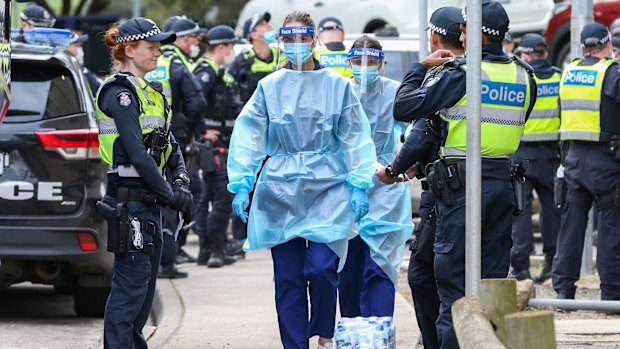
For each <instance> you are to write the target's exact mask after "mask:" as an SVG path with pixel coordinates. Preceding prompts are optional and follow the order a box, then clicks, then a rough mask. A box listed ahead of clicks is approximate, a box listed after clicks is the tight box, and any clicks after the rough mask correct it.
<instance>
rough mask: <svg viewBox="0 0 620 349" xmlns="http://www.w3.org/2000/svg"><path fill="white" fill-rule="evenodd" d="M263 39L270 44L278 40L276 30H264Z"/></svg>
mask: <svg viewBox="0 0 620 349" xmlns="http://www.w3.org/2000/svg"><path fill="white" fill-rule="evenodd" d="M263 41H264V42H266V43H268V44H271V43H274V42H275V41H276V32H275V31H273V30H272V31H269V32H264V33H263Z"/></svg>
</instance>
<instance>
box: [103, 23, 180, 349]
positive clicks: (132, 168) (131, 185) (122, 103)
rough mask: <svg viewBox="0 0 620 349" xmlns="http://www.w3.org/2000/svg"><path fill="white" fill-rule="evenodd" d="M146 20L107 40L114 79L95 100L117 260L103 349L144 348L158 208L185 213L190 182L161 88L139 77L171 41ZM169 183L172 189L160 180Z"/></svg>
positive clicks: (158, 240) (111, 246)
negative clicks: (168, 174)
mask: <svg viewBox="0 0 620 349" xmlns="http://www.w3.org/2000/svg"><path fill="white" fill-rule="evenodd" d="M174 37H175V35H174V34H167V33H161V32H160V30H159V28H158V27H157V25H156V24H155V23H154V22H153V21H151V20H149V19H145V18H134V19H130V20H128V21H126V22H124V23H122V24H120V25H119V24H116V25H114V26H113V27H112V28H110V29H109V30H108V31H107V32H106V33H105V38H104V40H105V43H106V45H107V46H108V47H109V48H110V50H111V54H112V59H113V61H114V67H113V70H114V71H115V72H116V73H115V74H113V75H111V76H109V77H108V78H107V79H106V80H105V82H104V83H103V84H102V86H101V87H100V89H99V91H98V93H97V101H96V109H97V119H98V122H99V142H100V146H99V151H100V153H101V158H102V159H103V161H104V162H105V163H106V164H107V165H108V166H109V169H108V188H107V192H106V195H105V197H104V199H103V202H104V204H107V205H108V206H110V207H113V208H115V210H114V212H113V213H112V214H110V215H109V216H108V217H107V218H108V227H109V229H108V235H109V236H108V250H110V251H112V252H115V259H114V276H113V279H112V290H111V292H110V296H109V298H108V302H107V305H106V311H105V320H104V346H105V347H106V348H146V347H147V344H146V340H145V338H144V336H143V335H142V328H143V327H144V324H145V323H146V319H147V317H148V315H149V312H150V309H151V304H152V302H153V295H154V292H155V281H156V279H157V271H158V267H159V260H160V258H161V251H162V250H161V244H162V233H161V212H160V205H168V206H170V207H171V208H173V209H176V210H179V211H187V210H188V209H189V208H190V204H191V200H192V196H191V192H190V191H189V189H188V187H189V178H188V176H187V173H186V171H185V163H184V162H183V158H182V156H181V152H180V149H179V147H178V145H177V143H176V141H175V139H174V137H173V136H172V135H171V134H170V131H169V124H170V120H169V117H170V115H169V107H168V105H167V104H166V100H165V98H164V95H163V94H162V93H161V86H157V85H154V83H148V82H147V81H146V80H144V75H145V74H146V73H147V72H149V71H151V70H153V69H155V67H156V66H157V58H158V57H159V56H160V55H161V53H160V52H159V47H160V43H167V42H170V41H173V40H174ZM166 166H167V167H169V168H170V171H171V173H172V175H173V182H174V185H173V189H171V188H170V185H168V184H167V183H166V181H165V180H164V178H163V175H162V173H163V169H164V167H166Z"/></svg>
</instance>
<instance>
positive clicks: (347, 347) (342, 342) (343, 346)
mask: <svg viewBox="0 0 620 349" xmlns="http://www.w3.org/2000/svg"><path fill="white" fill-rule="evenodd" d="M335 340H336V349H352V348H353V347H352V346H351V336H350V335H349V333H348V332H347V331H346V328H345V327H344V325H339V326H338V330H337V331H336V335H335Z"/></svg>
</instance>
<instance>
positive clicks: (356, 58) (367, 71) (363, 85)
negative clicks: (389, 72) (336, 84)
mask: <svg viewBox="0 0 620 349" xmlns="http://www.w3.org/2000/svg"><path fill="white" fill-rule="evenodd" d="M348 59H349V64H350V65H351V70H352V71H353V78H354V79H355V81H356V82H357V83H358V84H359V85H360V93H362V94H364V93H366V92H367V91H368V88H369V86H372V85H373V84H374V83H375V82H376V81H377V80H378V79H379V76H380V75H381V74H382V72H383V69H381V68H382V66H383V60H384V53H383V51H382V50H377V49H374V48H366V47H355V48H352V49H351V50H350V51H349V55H348Z"/></svg>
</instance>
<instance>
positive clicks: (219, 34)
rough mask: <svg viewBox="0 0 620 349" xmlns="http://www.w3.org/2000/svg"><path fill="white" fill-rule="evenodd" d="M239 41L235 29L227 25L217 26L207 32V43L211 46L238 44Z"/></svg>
mask: <svg viewBox="0 0 620 349" xmlns="http://www.w3.org/2000/svg"><path fill="white" fill-rule="evenodd" d="M238 42H239V39H238V38H237V36H236V35H235V31H234V30H233V28H231V27H229V26H227V25H218V26H215V27H213V28H211V29H209V31H208V32H207V43H208V44H209V45H210V46H214V45H219V44H236V43H238Z"/></svg>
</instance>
